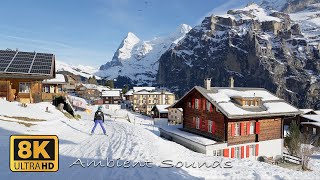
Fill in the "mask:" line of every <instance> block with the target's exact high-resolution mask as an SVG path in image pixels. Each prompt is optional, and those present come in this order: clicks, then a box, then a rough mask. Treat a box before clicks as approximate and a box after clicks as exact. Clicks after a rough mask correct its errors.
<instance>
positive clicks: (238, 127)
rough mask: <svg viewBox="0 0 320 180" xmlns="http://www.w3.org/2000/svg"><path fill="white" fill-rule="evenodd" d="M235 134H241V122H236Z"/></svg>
mask: <svg viewBox="0 0 320 180" xmlns="http://www.w3.org/2000/svg"><path fill="white" fill-rule="evenodd" d="M234 136H240V123H239V122H235V123H234Z"/></svg>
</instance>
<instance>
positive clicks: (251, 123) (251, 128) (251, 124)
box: [249, 121, 255, 134]
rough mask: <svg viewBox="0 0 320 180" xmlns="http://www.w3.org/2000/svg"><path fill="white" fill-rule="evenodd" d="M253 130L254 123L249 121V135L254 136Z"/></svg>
mask: <svg viewBox="0 0 320 180" xmlns="http://www.w3.org/2000/svg"><path fill="white" fill-rule="evenodd" d="M254 129H255V122H254V121H251V122H250V132H249V134H254Z"/></svg>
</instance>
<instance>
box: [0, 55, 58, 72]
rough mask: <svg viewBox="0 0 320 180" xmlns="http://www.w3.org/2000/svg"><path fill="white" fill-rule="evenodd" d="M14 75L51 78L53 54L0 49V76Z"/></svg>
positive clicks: (53, 68) (53, 65)
mask: <svg viewBox="0 0 320 180" xmlns="http://www.w3.org/2000/svg"><path fill="white" fill-rule="evenodd" d="M16 75H19V76H21V75H25V76H30V77H35V78H37V77H43V78H44V77H46V78H53V77H54V75H55V56H54V55H53V54H48V53H37V52H23V51H18V50H16V51H14V50H0V77H9V76H11V77H12V76H16Z"/></svg>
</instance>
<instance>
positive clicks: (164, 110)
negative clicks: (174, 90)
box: [153, 105, 170, 113]
mask: <svg viewBox="0 0 320 180" xmlns="http://www.w3.org/2000/svg"><path fill="white" fill-rule="evenodd" d="M169 106H170V105H155V106H154V107H153V109H154V108H157V109H158V111H159V113H168V109H167V107H169Z"/></svg>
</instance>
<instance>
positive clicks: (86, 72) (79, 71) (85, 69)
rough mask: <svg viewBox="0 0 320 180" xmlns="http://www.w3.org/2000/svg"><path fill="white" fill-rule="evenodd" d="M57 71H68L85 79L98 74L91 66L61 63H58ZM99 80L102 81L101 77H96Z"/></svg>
mask: <svg viewBox="0 0 320 180" xmlns="http://www.w3.org/2000/svg"><path fill="white" fill-rule="evenodd" d="M56 71H57V72H61V71H67V72H70V73H72V74H74V75H79V76H82V77H85V78H89V77H92V76H93V75H95V74H96V73H97V72H98V69H96V68H94V67H91V66H83V65H76V66H75V65H72V64H67V63H64V62H61V61H56ZM96 78H97V79H100V77H98V76H96Z"/></svg>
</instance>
